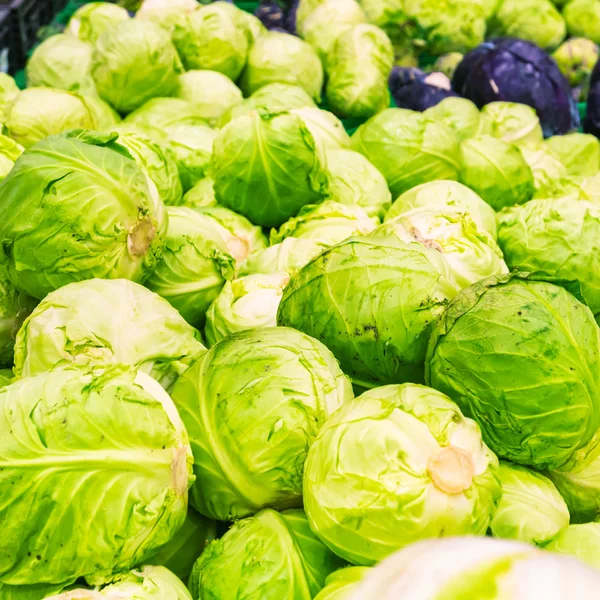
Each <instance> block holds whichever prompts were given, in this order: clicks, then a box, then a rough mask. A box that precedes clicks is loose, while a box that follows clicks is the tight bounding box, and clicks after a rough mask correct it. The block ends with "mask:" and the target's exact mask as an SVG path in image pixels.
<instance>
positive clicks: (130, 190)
mask: <svg viewBox="0 0 600 600" xmlns="http://www.w3.org/2000/svg"><path fill="white" fill-rule="evenodd" d="M0 211H1V212H2V214H3V215H4V218H3V219H2V221H1V222H0V239H2V247H1V250H0V262H1V263H4V264H5V265H6V267H7V269H8V274H9V277H10V279H11V281H12V282H13V283H14V284H15V285H16V287H17V288H19V289H21V290H23V291H26V292H27V293H28V294H30V295H31V296H33V297H35V298H43V297H44V296H46V294H48V293H49V292H51V291H53V290H55V289H57V288H59V287H62V286H63V285H66V284H67V283H71V282H73V281H81V280H83V279H93V278H94V277H99V278H107V279H120V278H126V279H131V280H133V281H138V282H141V281H143V280H145V279H146V278H147V277H148V276H149V275H150V273H151V272H152V270H153V269H154V267H155V266H156V264H157V261H158V260H159V258H160V255H161V253H162V249H163V246H164V239H165V234H166V229H167V216H166V213H165V208H164V205H163V203H162V201H161V200H160V198H159V196H158V193H157V191H156V187H155V186H154V184H152V183H151V181H150V180H149V179H148V178H147V176H146V175H145V174H144V172H143V171H142V169H141V168H140V167H139V166H138V165H137V163H136V162H135V161H134V160H133V159H132V158H131V155H130V154H129V153H128V152H127V151H126V150H125V149H124V148H123V147H122V146H120V145H119V144H118V143H117V134H97V133H92V132H83V131H74V132H71V133H68V134H66V135H59V136H53V137H49V138H47V139H45V140H43V141H42V142H39V143H38V144H37V145H36V146H34V147H33V148H31V149H29V150H26V151H25V152H24V153H23V154H22V155H21V157H20V158H19V159H17V162H16V163H15V166H14V168H13V170H12V171H11V172H10V173H9V174H8V176H7V177H6V178H5V179H4V180H3V181H2V183H0Z"/></svg>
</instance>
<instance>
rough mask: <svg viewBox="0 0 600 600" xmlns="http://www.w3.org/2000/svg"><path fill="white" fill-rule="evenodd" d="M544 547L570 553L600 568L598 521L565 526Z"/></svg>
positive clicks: (599, 529)
mask: <svg viewBox="0 0 600 600" xmlns="http://www.w3.org/2000/svg"><path fill="white" fill-rule="evenodd" d="M545 548H546V550H550V551H552V552H560V553H561V554H570V555H572V556H575V557H576V558H579V559H580V560H582V561H583V562H586V563H587V564H589V565H590V566H592V567H594V568H595V569H600V523H585V524H582V525H569V526H565V528H564V529H563V530H562V531H561V532H560V533H558V535H557V536H556V537H555V538H554V539H553V540H552V541H551V542H550V543H549V544H547V545H546V546H545Z"/></svg>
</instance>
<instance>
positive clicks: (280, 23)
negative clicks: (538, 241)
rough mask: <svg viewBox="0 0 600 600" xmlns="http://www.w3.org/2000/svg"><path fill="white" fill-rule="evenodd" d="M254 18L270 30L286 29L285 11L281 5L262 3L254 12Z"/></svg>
mask: <svg viewBox="0 0 600 600" xmlns="http://www.w3.org/2000/svg"><path fill="white" fill-rule="evenodd" d="M254 16H255V17H257V18H258V20H259V21H260V22H261V23H262V24H263V25H264V26H265V27H266V28H267V29H269V30H273V29H275V30H277V31H281V30H284V31H285V32H286V33H287V30H286V28H285V11H284V10H283V8H281V6H279V4H277V3H275V2H261V3H260V5H259V6H258V8H257V9H256V10H255V11H254Z"/></svg>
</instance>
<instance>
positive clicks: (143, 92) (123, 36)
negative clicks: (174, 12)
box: [92, 19, 181, 113]
mask: <svg viewBox="0 0 600 600" xmlns="http://www.w3.org/2000/svg"><path fill="white" fill-rule="evenodd" d="M180 72H181V62H180V60H179V57H178V55H177V51H176V50H175V47H174V46H173V44H172V43H171V39H170V37H169V34H168V33H167V32H166V31H165V30H164V29H162V28H161V27H160V26H159V25H156V24H154V23H151V22H150V21H143V20H137V19H130V20H128V21H123V22H121V23H118V24H117V25H115V26H113V27H110V28H108V29H107V30H106V31H105V32H104V33H103V34H102V35H101V36H100V37H99V39H98V41H97V43H96V47H95V50H94V54H93V55H92V77H93V78H94V81H95V82H96V88H97V89H98V93H99V94H100V96H101V97H102V98H103V99H104V100H106V101H107V102H108V103H109V104H111V105H112V106H113V107H114V108H115V109H117V110H118V111H119V112H121V113H128V112H131V111H132V110H135V109H136V108H138V107H139V106H141V105H142V104H144V102H146V101H147V100H150V99H151V98H156V97H159V96H170V95H171V94H172V93H173V92H174V91H175V89H176V88H177V77H178V75H179V73H180Z"/></svg>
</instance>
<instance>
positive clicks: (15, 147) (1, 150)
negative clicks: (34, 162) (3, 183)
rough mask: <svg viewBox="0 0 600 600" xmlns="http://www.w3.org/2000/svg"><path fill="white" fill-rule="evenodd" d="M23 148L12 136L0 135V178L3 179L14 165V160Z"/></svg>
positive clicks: (21, 152)
mask: <svg viewBox="0 0 600 600" xmlns="http://www.w3.org/2000/svg"><path fill="white" fill-rule="evenodd" d="M24 150H25V148H23V146H21V144H17V142H15V141H14V140H13V139H12V138H9V137H8V136H6V135H0V180H1V179H4V178H5V177H6V176H7V175H8V174H9V173H10V171H11V169H12V168H13V167H14V166H15V161H16V160H17V158H19V156H21V154H23V151H24Z"/></svg>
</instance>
